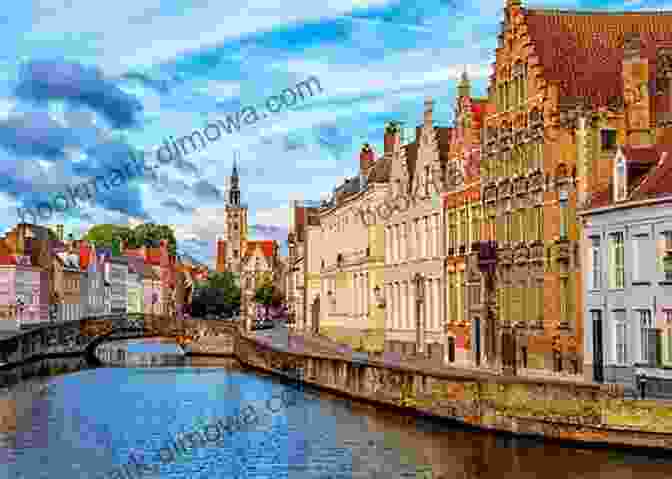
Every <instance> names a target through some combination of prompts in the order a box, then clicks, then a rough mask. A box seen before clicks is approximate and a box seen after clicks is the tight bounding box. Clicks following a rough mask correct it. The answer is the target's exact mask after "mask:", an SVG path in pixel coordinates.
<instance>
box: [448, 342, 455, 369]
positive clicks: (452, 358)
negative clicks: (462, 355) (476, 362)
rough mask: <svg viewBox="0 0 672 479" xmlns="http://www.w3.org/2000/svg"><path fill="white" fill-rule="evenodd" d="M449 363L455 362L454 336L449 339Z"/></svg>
mask: <svg viewBox="0 0 672 479" xmlns="http://www.w3.org/2000/svg"><path fill="white" fill-rule="evenodd" d="M448 361H449V362H451V363H454V362H455V338H454V337H453V336H450V337H449V338H448Z"/></svg>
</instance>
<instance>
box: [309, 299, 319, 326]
mask: <svg viewBox="0 0 672 479" xmlns="http://www.w3.org/2000/svg"><path fill="white" fill-rule="evenodd" d="M311 313H312V316H313V317H312V323H313V334H319V333H320V297H319V295H318V296H317V297H316V298H315V301H313V310H312V311H311Z"/></svg>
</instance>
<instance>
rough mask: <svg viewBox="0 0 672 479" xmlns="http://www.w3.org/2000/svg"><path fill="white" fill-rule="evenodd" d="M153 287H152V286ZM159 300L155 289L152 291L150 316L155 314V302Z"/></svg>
mask: <svg viewBox="0 0 672 479" xmlns="http://www.w3.org/2000/svg"><path fill="white" fill-rule="evenodd" d="M152 289H153V288H152ZM158 300H159V295H158V294H156V291H152V316H155V315H156V307H155V305H156V303H157V301H158Z"/></svg>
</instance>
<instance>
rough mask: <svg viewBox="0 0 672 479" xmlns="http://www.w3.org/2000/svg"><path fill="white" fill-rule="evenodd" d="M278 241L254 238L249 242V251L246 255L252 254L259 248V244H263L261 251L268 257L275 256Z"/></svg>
mask: <svg viewBox="0 0 672 479" xmlns="http://www.w3.org/2000/svg"><path fill="white" fill-rule="evenodd" d="M275 245H276V241H275V240H254V241H248V242H247V251H246V252H245V254H246V256H252V255H253V254H254V252H255V251H256V249H257V246H261V252H262V254H263V255H264V256H265V257H266V258H270V257H272V256H273V253H274V250H275Z"/></svg>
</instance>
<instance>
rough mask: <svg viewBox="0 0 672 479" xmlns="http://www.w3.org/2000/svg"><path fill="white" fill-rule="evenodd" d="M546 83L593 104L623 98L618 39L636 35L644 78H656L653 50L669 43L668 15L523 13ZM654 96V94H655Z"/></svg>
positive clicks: (671, 23) (671, 41)
mask: <svg viewBox="0 0 672 479" xmlns="http://www.w3.org/2000/svg"><path fill="white" fill-rule="evenodd" d="M523 13H524V15H525V18H526V22H527V25H528V31H529V34H530V37H531V38H532V42H533V45H534V48H535V52H536V54H537V55H538V56H539V59H540V62H541V66H542V67H543V69H544V70H543V76H544V78H545V79H546V80H551V81H558V82H560V88H561V94H562V95H564V96H566V97H583V98H587V99H589V100H591V101H592V104H593V106H603V105H607V104H608V102H609V99H610V98H619V99H622V98H623V79H622V60H623V38H624V35H627V34H629V33H639V34H640V35H641V40H642V56H643V57H645V58H648V59H649V78H655V74H656V49H657V48H658V47H660V46H663V45H670V44H672V12H664V13H662V12H624V13H614V12H580V11H559V10H537V9H523ZM654 93H655V92H654Z"/></svg>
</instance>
